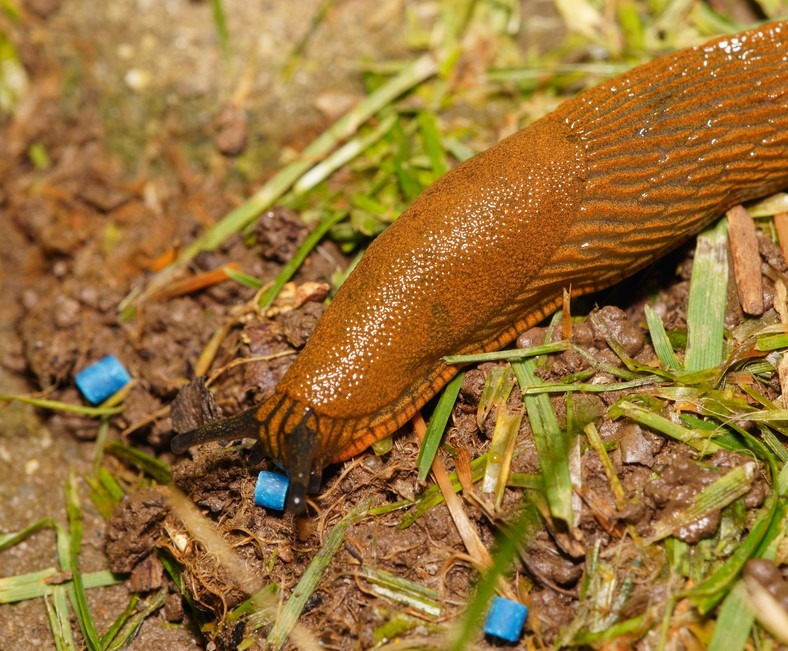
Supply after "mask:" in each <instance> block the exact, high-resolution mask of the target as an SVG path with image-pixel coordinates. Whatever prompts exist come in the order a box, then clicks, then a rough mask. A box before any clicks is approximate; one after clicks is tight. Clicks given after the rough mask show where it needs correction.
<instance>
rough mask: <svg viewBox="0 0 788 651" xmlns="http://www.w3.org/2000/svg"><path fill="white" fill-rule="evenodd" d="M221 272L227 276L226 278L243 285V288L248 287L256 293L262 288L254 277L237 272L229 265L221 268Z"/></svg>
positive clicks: (261, 284)
mask: <svg viewBox="0 0 788 651" xmlns="http://www.w3.org/2000/svg"><path fill="white" fill-rule="evenodd" d="M222 271H224V273H226V274H227V277H228V278H231V279H232V280H234V281H235V282H237V283H238V284H239V285H243V286H244V287H248V288H249V289H253V290H255V291H257V290H258V289H260V288H261V287H262V286H263V283H261V282H260V281H259V280H258V279H257V278H255V277H254V276H250V275H249V274H245V273H244V272H243V271H238V270H237V269H233V268H232V267H231V266H230V265H229V264H226V265H224V266H223V267H222Z"/></svg>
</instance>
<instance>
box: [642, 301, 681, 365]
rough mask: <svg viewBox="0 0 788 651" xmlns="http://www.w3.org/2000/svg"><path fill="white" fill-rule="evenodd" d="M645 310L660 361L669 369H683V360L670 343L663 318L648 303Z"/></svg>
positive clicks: (652, 341)
mask: <svg viewBox="0 0 788 651" xmlns="http://www.w3.org/2000/svg"><path fill="white" fill-rule="evenodd" d="M645 312H646V323H647V324H648V331H649V334H650V335H651V343H652V344H653V345H654V352H655V353H656V354H657V357H658V358H659V361H660V362H662V366H663V367H664V368H666V369H667V370H670V371H678V370H679V369H681V362H680V361H679V358H678V357H676V353H675V352H674V351H673V346H671V345H670V340H669V339H668V335H667V334H666V333H665V326H664V324H663V323H662V319H661V318H660V317H659V314H657V313H656V312H655V311H654V310H653V309H652V308H651V306H649V305H646V307H645Z"/></svg>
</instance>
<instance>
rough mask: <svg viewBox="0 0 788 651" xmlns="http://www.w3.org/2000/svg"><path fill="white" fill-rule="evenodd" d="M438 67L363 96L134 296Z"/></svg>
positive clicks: (209, 245)
mask: <svg viewBox="0 0 788 651" xmlns="http://www.w3.org/2000/svg"><path fill="white" fill-rule="evenodd" d="M437 70H438V64H437V62H436V61H435V59H434V58H433V57H432V55H430V54H425V55H423V56H421V57H419V58H418V59H417V60H416V61H413V62H412V63H411V64H410V65H408V66H407V67H406V68H405V69H404V70H402V72H400V73H399V74H398V75H396V76H395V77H393V78H392V79H390V80H389V81H388V82H386V83H385V84H383V85H382V86H381V87H380V88H378V89H377V90H375V91H374V92H373V93H371V94H370V95H368V96H367V97H366V98H364V99H363V100H362V101H361V102H359V104H358V105H357V106H356V107H355V108H353V109H352V110H350V111H348V112H347V113H346V114H345V115H343V116H342V117H341V118H339V119H338V120H337V121H336V122H335V123H334V124H333V125H331V127H330V128H329V129H327V130H326V131H324V132H323V133H322V134H320V136H318V137H317V138H316V139H315V140H314V141H312V143H311V144H310V145H309V146H308V147H306V148H305V149H304V150H303V151H302V152H301V156H300V157H299V158H298V160H297V161H294V162H292V163H290V164H288V165H286V166H285V167H283V168H282V169H281V170H280V171H279V172H278V173H277V174H275V175H274V176H273V178H271V179H270V180H269V181H268V182H267V183H266V184H265V185H264V186H263V187H262V188H260V189H259V190H258V191H257V192H256V193H255V194H254V195H252V197H250V198H249V200H248V201H247V202H246V203H244V204H242V205H240V206H238V208H236V209H235V210H233V211H232V212H230V213H228V214H227V215H226V216H225V217H223V218H222V219H221V220H220V221H219V222H217V223H216V224H214V225H213V226H211V227H210V228H208V229H206V230H205V232H204V233H203V234H202V235H201V236H200V237H198V238H197V239H196V240H194V242H192V243H191V244H190V245H189V246H188V247H187V248H185V249H184V250H183V252H182V253H181V254H180V256H179V257H178V259H177V260H176V261H175V262H173V263H172V264H171V265H170V266H169V267H167V268H166V269H164V270H163V271H162V272H160V273H159V274H158V275H157V276H156V277H154V279H153V281H152V282H151V283H150V285H149V286H148V287H147V288H146V290H145V291H144V292H142V293H140V294H138V295H137V296H136V297H135V298H136V300H140V299H143V298H147V297H148V296H150V295H151V294H152V293H153V292H155V291H156V290H158V289H159V288H160V287H163V286H164V285H166V284H167V283H168V282H169V281H170V279H171V278H172V277H173V276H174V275H175V274H176V273H177V272H178V271H179V270H180V269H182V268H183V267H185V266H186V265H187V264H188V263H189V262H190V261H191V260H192V259H193V258H194V256H196V255H197V254H198V253H199V252H200V251H205V250H213V249H215V248H216V247H217V246H219V245H221V244H222V242H224V241H225V240H226V239H227V238H228V237H230V236H232V235H234V234H235V233H237V232H238V231H240V230H241V229H243V228H244V227H245V226H247V225H248V224H250V223H252V222H253V221H254V220H255V219H256V218H257V217H258V216H259V215H260V214H261V213H262V212H263V211H264V210H267V209H268V208H270V207H271V206H272V205H273V203H274V202H275V201H276V200H277V199H279V198H280V197H281V196H282V195H283V194H284V193H285V192H287V190H288V189H290V187H291V186H292V185H293V184H294V183H295V182H296V181H297V180H298V179H299V178H300V177H301V175H302V174H304V173H305V172H306V171H307V170H308V169H310V168H311V167H312V166H313V165H314V162H315V160H316V159H320V158H322V157H324V156H326V155H327V154H328V153H329V152H330V151H331V150H332V149H334V147H336V146H337V144H338V143H340V142H342V141H344V140H347V139H348V138H350V137H351V136H352V135H353V134H354V133H355V132H356V130H357V129H358V128H359V126H361V125H362V124H364V123H365V122H366V121H367V120H369V119H370V118H371V117H372V116H373V115H375V114H376V113H378V112H379V111H380V110H381V109H383V108H384V107H386V106H388V105H389V104H390V103H391V102H392V101H394V100H395V99H396V98H397V97H399V96H400V95H402V94H403V93H405V92H407V91H409V90H411V89H412V88H414V87H415V86H417V85H419V84H420V83H422V82H423V81H425V80H427V79H429V78H430V77H432V76H433V75H434V74H435V73H436V72H437ZM126 304H127V302H123V303H122V305H124V306H125V305H126Z"/></svg>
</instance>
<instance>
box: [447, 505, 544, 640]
mask: <svg viewBox="0 0 788 651" xmlns="http://www.w3.org/2000/svg"><path fill="white" fill-rule="evenodd" d="M540 522H541V521H540V519H539V514H538V512H537V510H536V508H535V507H534V505H533V504H531V503H526V506H525V508H524V509H523V510H522V512H521V513H520V514H519V515H518V516H517V519H516V520H515V521H514V522H512V523H511V524H510V525H506V527H505V529H504V530H502V531H501V532H500V533H499V535H498V540H497V542H496V546H495V550H494V551H493V553H492V557H493V565H492V567H491V568H490V569H489V570H488V571H487V572H485V573H484V574H483V575H482V578H481V579H480V580H479V582H478V583H477V584H476V591H475V593H474V595H473V599H472V600H471V602H470V603H469V604H468V608H467V609H466V610H465V612H464V613H463V615H462V619H461V620H460V622H459V624H458V626H457V629H456V631H455V632H454V634H453V635H452V636H451V640H450V643H449V645H448V648H449V651H465V650H466V649H473V648H474V641H475V639H474V637H475V631H476V629H477V628H478V626H479V624H480V623H481V620H482V617H483V615H484V613H485V612H486V611H487V607H488V605H489V603H490V600H491V599H492V598H493V595H494V594H495V587H496V585H497V584H498V581H499V579H500V577H501V576H502V575H503V574H505V573H506V572H507V571H508V570H509V568H510V567H511V564H512V560H513V559H514V558H515V556H516V555H517V553H518V550H519V548H520V547H521V546H523V547H527V541H528V539H529V538H530V537H531V536H532V535H533V534H534V532H535V531H536V530H537V529H538V527H539V524H540Z"/></svg>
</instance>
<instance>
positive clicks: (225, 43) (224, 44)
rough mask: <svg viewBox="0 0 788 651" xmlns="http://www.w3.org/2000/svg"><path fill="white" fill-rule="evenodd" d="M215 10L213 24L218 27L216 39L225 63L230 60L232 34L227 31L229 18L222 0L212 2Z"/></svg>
mask: <svg viewBox="0 0 788 651" xmlns="http://www.w3.org/2000/svg"><path fill="white" fill-rule="evenodd" d="M211 9H212V10H213V24H214V26H215V27H216V38H217V40H218V41H219V46H220V47H221V48H222V55H223V56H224V60H225V61H229V60H230V34H229V32H228V31H227V16H226V15H225V13H224V7H223V6H222V0H211Z"/></svg>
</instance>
